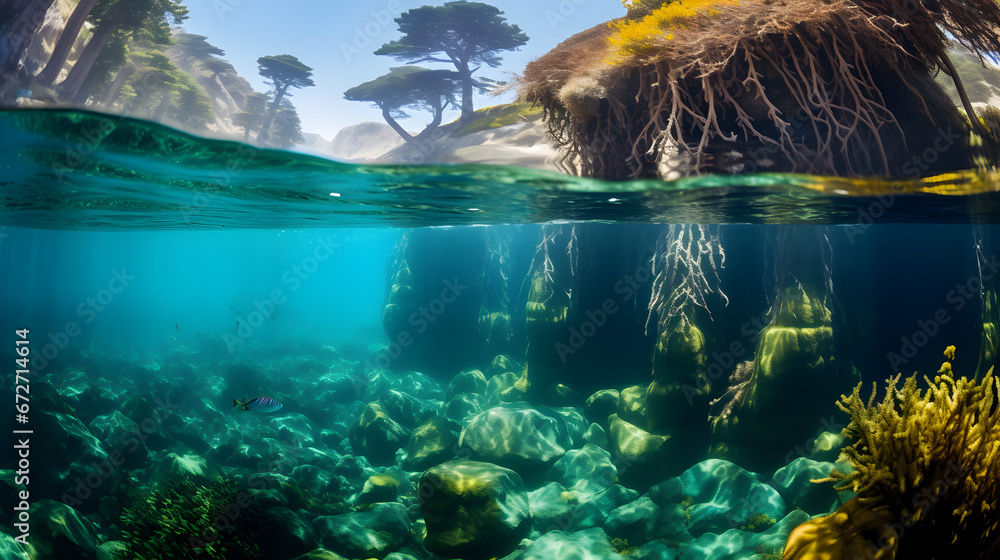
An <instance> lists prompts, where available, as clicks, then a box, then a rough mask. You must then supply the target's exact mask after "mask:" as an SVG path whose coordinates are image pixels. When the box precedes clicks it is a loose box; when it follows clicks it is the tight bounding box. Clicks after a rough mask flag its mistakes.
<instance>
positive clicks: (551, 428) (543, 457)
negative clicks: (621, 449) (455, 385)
mask: <svg viewBox="0 0 1000 560" xmlns="http://www.w3.org/2000/svg"><path fill="white" fill-rule="evenodd" d="M576 415H577V416H579V414H576ZM580 420H581V422H579V423H577V422H572V424H571V423H570V422H568V421H567V418H566V417H564V416H563V415H562V414H560V413H559V412H557V411H556V410H554V409H551V408H547V407H538V408H532V407H530V406H528V405H524V404H515V405H505V406H498V407H494V408H491V409H489V410H485V411H483V412H481V413H479V414H477V415H475V416H473V417H472V419H471V420H470V421H469V424H468V425H467V426H466V427H465V429H464V430H462V435H461V438H460V439H459V447H469V448H470V449H472V451H473V452H474V454H475V455H474V458H476V459H480V460H483V461H489V462H492V463H496V464H498V465H503V466H505V467H509V468H512V469H514V470H516V471H518V472H519V473H521V474H525V475H528V474H530V475H534V474H537V473H540V472H543V471H544V469H546V468H547V467H548V466H549V465H551V464H552V463H554V462H555V461H556V460H557V459H559V458H560V457H562V456H563V454H565V453H566V451H568V450H569V449H571V448H572V447H573V443H574V436H575V437H576V438H578V439H582V435H583V431H582V430H586V425H585V424H584V423H583V422H582V418H581V419H580ZM581 424H582V426H581ZM581 427H582V430H580V431H579V433H578V434H577V433H576V432H577V430H579V429H580V428H581Z"/></svg>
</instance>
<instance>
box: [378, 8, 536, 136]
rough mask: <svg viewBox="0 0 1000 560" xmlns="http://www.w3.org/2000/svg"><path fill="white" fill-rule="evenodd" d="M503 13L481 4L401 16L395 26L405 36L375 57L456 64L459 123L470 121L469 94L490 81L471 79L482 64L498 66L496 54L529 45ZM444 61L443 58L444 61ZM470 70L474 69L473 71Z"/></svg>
mask: <svg viewBox="0 0 1000 560" xmlns="http://www.w3.org/2000/svg"><path fill="white" fill-rule="evenodd" d="M502 16H503V12H501V11H500V10H499V9H497V8H496V7H494V6H490V5H489V4H482V3H480V2H465V1H460V2H447V3H445V4H444V5H443V6H422V7H420V8H414V9H412V10H409V11H406V12H403V14H402V15H400V16H399V17H398V18H396V20H395V21H396V23H397V24H398V25H399V31H400V32H401V33H402V34H403V36H402V37H401V38H399V39H397V40H395V41H390V42H388V43H386V44H384V45H382V47H381V48H380V49H378V50H377V51H375V54H377V55H384V56H391V57H393V58H395V59H396V60H398V61H401V62H406V63H407V64H417V63H420V62H444V63H450V64H454V65H455V69H456V70H457V71H458V73H459V75H460V76H461V83H462V119H468V118H471V117H472V114H473V113H474V109H473V104H472V91H473V89H474V88H479V89H480V90H482V89H484V88H485V87H486V85H487V83H488V82H486V81H477V80H475V79H473V77H472V74H473V73H475V72H476V71H477V70H479V68H481V67H482V65H483V64H485V65H486V66H489V67H490V68H496V67H497V66H499V65H500V61H501V60H502V59H501V57H500V56H499V55H498V54H497V53H499V52H500V51H516V50H518V48H519V47H520V46H521V45H524V44H525V43H527V42H528V36H527V35H525V34H524V33H522V32H521V28H520V27H518V26H516V25H511V24H508V23H507V19H506V18H504V17H502ZM442 56H443V57H446V58H442ZM473 65H478V66H476V67H475V68H473V67H472V66H473Z"/></svg>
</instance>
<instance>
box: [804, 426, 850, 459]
mask: <svg viewBox="0 0 1000 560" xmlns="http://www.w3.org/2000/svg"><path fill="white" fill-rule="evenodd" d="M844 442H845V440H844V435H843V434H841V433H840V432H821V433H820V434H819V435H818V436H816V439H814V440H812V441H811V442H809V443H810V445H809V446H808V447H807V448H806V451H807V452H808V453H809V455H807V456H806V458H808V459H812V460H813V461H819V462H821V463H824V462H829V463H836V462H837V459H838V458H839V457H840V450H841V449H843V448H844Z"/></svg>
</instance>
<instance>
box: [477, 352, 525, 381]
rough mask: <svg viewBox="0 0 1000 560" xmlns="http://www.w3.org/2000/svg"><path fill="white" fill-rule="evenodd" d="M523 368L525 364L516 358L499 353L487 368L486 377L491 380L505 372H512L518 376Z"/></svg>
mask: <svg viewBox="0 0 1000 560" xmlns="http://www.w3.org/2000/svg"><path fill="white" fill-rule="evenodd" d="M523 369H524V366H522V365H521V364H520V363H518V361H517V360H515V359H514V358H511V357H510V356H508V355H507V354H497V355H496V357H495V358H493V361H492V362H490V367H488V368H486V371H485V374H486V377H488V378H489V379H491V380H492V379H494V378H496V377H497V376H501V375H503V374H505V373H510V374H512V375H514V376H515V377H517V376H518V372H520V371H522V370H523Z"/></svg>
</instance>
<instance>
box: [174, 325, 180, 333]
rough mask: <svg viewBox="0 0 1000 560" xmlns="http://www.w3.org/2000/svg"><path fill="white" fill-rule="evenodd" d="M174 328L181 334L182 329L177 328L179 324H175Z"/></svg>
mask: <svg viewBox="0 0 1000 560" xmlns="http://www.w3.org/2000/svg"><path fill="white" fill-rule="evenodd" d="M174 328H175V329H177V332H181V328H180V327H178V326H177V323H174Z"/></svg>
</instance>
